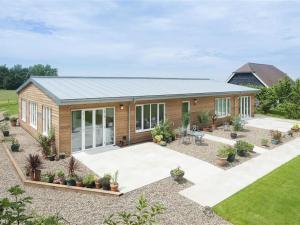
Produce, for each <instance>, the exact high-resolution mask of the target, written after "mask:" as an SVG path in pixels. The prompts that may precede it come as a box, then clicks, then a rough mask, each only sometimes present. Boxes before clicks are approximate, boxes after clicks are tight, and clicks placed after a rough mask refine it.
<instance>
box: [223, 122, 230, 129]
mask: <svg viewBox="0 0 300 225" xmlns="http://www.w3.org/2000/svg"><path fill="white" fill-rule="evenodd" d="M223 130H224V131H230V125H229V123H228V122H224V125H223Z"/></svg>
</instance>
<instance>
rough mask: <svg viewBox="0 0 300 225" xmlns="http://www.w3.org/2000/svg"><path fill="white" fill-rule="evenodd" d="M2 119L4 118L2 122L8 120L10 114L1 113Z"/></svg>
mask: <svg viewBox="0 0 300 225" xmlns="http://www.w3.org/2000/svg"><path fill="white" fill-rule="evenodd" d="M3 117H4V120H9V117H10V113H8V112H4V113H3Z"/></svg>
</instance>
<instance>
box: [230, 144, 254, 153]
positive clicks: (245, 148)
mask: <svg viewBox="0 0 300 225" xmlns="http://www.w3.org/2000/svg"><path fill="white" fill-rule="evenodd" d="M234 148H235V149H236V152H237V154H238V155H239V156H246V154H247V153H248V152H250V151H252V150H253V148H254V145H253V144H250V143H248V142H246V141H242V140H240V141H237V142H236V143H235V145H234Z"/></svg>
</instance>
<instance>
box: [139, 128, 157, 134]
mask: <svg viewBox="0 0 300 225" xmlns="http://www.w3.org/2000/svg"><path fill="white" fill-rule="evenodd" d="M153 129H154V128H151V129H145V130H135V133H143V132H148V131H151V130H153Z"/></svg>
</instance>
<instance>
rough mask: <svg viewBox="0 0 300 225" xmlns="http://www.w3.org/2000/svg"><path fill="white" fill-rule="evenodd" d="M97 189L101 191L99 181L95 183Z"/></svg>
mask: <svg viewBox="0 0 300 225" xmlns="http://www.w3.org/2000/svg"><path fill="white" fill-rule="evenodd" d="M95 187H96V189H100V188H101V183H100V182H99V181H96V182H95Z"/></svg>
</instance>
